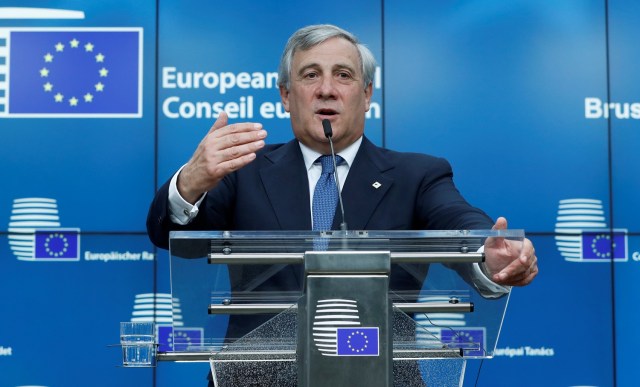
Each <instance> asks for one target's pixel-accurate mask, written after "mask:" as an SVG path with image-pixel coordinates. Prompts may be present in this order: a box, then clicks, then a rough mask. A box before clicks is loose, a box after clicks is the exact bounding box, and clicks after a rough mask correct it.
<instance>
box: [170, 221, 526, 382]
mask: <svg viewBox="0 0 640 387" xmlns="http://www.w3.org/2000/svg"><path fill="white" fill-rule="evenodd" d="M523 240H524V232H523V231H522V230H495V231H494V230H491V231H488V230H473V231H466V230H465V231H328V232H314V231H303V232H300V231H279V232H246V231H244V232H243V231H224V232H218V231H213V232H199V231H196V232H186V231H179V232H172V233H171V235H170V252H171V286H172V289H171V292H172V300H173V311H172V313H173V323H172V324H171V325H167V326H159V327H158V328H157V334H158V343H159V347H158V354H157V360H158V361H202V362H209V363H210V364H211V370H212V376H213V380H214V384H215V385H216V386H268V385H272V386H328V385H332V386H333V385H335V386H385V387H386V386H393V385H396V386H460V385H461V384H462V380H463V378H464V372H465V364H466V359H468V358H491V357H492V356H493V352H494V350H495V348H496V343H497V340H498V336H499V334H500V328H501V325H502V321H503V318H504V314H505V311H506V307H507V303H508V300H509V289H506V288H502V287H499V286H495V284H493V283H492V282H491V281H488V280H487V279H486V277H485V276H484V275H483V272H482V262H483V260H484V259H485V255H484V249H483V246H484V245H485V243H492V244H495V243H498V244H505V245H508V247H509V248H510V249H511V250H512V251H519V250H521V249H522V243H523Z"/></svg>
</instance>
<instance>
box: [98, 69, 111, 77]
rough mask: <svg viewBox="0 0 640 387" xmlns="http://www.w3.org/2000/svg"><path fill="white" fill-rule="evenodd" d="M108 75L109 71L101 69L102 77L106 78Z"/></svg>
mask: <svg viewBox="0 0 640 387" xmlns="http://www.w3.org/2000/svg"><path fill="white" fill-rule="evenodd" d="M108 74H109V70H107V69H105V68H104V67H103V68H101V69H100V76H101V77H106V76H107V75H108Z"/></svg>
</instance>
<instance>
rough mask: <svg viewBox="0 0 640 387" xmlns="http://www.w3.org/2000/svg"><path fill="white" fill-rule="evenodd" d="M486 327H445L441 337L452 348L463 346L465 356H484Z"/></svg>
mask: <svg viewBox="0 0 640 387" xmlns="http://www.w3.org/2000/svg"><path fill="white" fill-rule="evenodd" d="M484 332H485V329H484V328H460V329H458V328H456V329H443V330H442V332H441V334H440V339H441V340H442V343H443V344H447V345H448V346H449V347H451V348H461V349H462V350H463V353H464V355H465V356H484V355H486V354H485V352H484V347H485V343H484V337H485V334H484Z"/></svg>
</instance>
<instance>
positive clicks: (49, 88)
mask: <svg viewBox="0 0 640 387" xmlns="http://www.w3.org/2000/svg"><path fill="white" fill-rule="evenodd" d="M51 90H53V85H52V84H51V83H50V82H47V83H45V84H44V91H51Z"/></svg>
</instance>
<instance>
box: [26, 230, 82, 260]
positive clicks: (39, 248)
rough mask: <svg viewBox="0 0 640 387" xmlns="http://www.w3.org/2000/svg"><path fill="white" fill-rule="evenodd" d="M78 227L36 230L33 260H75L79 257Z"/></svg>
mask: <svg viewBox="0 0 640 387" xmlns="http://www.w3.org/2000/svg"><path fill="white" fill-rule="evenodd" d="M79 232H80V230H79V229H49V230H36V232H35V246H34V247H35V251H34V255H33V258H34V260H42V261H77V260H79V259H80V235H79Z"/></svg>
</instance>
